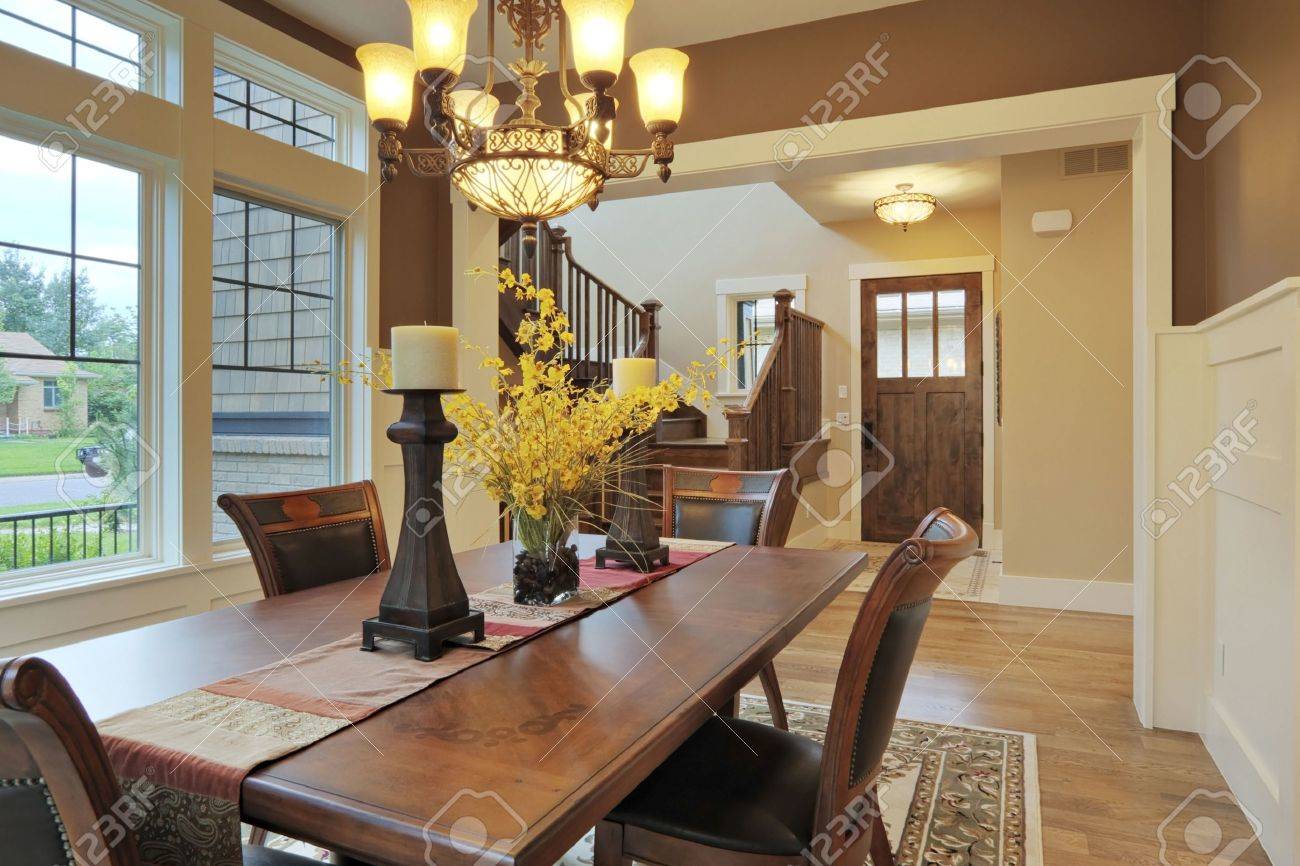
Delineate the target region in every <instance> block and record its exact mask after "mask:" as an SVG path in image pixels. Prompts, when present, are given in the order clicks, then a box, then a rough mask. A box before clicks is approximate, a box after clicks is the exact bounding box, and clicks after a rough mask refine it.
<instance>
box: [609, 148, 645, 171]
mask: <svg viewBox="0 0 1300 866" xmlns="http://www.w3.org/2000/svg"><path fill="white" fill-rule="evenodd" d="M651 155H652V154H651V153H650V151H648V150H612V151H610V153H609V172H608V176H609V177H611V178H631V177H640V176H641V175H642V174H643V173H644V172H645V167H646V165H647V164H648V163H649V162H650V157H651Z"/></svg>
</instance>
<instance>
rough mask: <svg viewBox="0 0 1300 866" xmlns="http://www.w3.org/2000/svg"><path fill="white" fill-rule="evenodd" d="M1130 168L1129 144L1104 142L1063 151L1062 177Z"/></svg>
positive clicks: (1083, 175) (1115, 171)
mask: <svg viewBox="0 0 1300 866" xmlns="http://www.w3.org/2000/svg"><path fill="white" fill-rule="evenodd" d="M1128 170H1129V146H1128V143H1127V142H1124V143H1121V144H1103V145H1099V146H1098V147H1076V148H1071V149H1070V150H1063V151H1061V177H1086V176H1088V175H1094V174H1115V173H1117V172H1122V171H1128Z"/></svg>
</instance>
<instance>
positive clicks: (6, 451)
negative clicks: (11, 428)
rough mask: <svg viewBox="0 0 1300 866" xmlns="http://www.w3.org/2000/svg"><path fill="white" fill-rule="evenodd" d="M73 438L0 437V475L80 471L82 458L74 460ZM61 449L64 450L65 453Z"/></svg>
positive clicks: (75, 455)
mask: <svg viewBox="0 0 1300 866" xmlns="http://www.w3.org/2000/svg"><path fill="white" fill-rule="evenodd" d="M75 441H76V440H75V439H70V438H69V439H42V438H36V437H24V438H18V437H11V438H8V439H0V478H10V477H13V476H15V475H54V474H56V473H57V472H59V471H60V470H62V471H64V472H72V473H76V474H81V461H79V460H77V453H76V449H75V448H72V449H71V450H69V447H70V446H71V445H72V444H73V443H74V442H75ZM64 452H67V455H66V456H64ZM60 457H62V458H63V459H62V460H60Z"/></svg>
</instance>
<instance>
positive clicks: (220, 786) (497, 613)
mask: <svg viewBox="0 0 1300 866" xmlns="http://www.w3.org/2000/svg"><path fill="white" fill-rule="evenodd" d="M666 542H667V543H669V546H670V548H671V549H672V553H671V556H670V558H669V565H667V566H665V567H661V568H659V569H657V570H655V571H653V572H650V573H649V574H640V573H638V572H636V571H633V570H631V569H630V568H627V567H620V566H611V567H610V568H607V569H597V568H596V567H595V563H594V561H593V560H589V559H588V560H584V561H583V562H582V563H580V566H579V583H580V586H581V592H580V593H579V595H578V597H577V598H575V599H573V600H571V601H569V602H566V603H564V604H562V605H557V606H555V607H529V606H525V605H517V604H515V603H514V602H513V592H512V588H511V585H510V584H503V585H501V586H498V587H495V588H493V589H491V590H488V591H486V592H483V593H477V594H475V595H472V596H470V606H471V607H473V608H475V609H477V610H481V611H483V613H484V616H485V619H486V629H485V631H486V638H485V640H483V641H481V642H480V643H478V644H476V645H475V646H472V647H456V648H448V649H447V651H446V652H445V653H444V654H443V656H442V657H441V658H439V659H437V660H436V661H433V662H419V661H416V660H415V659H414V658H413V657H412V654H411V651H410V648H409V646H407V645H404V644H397V643H390V642H387V641H381V642H380V644H379V647H378V651H377V652H374V653H363V652H359V651H358V647H359V646H360V642H361V635H360V633H359V632H358V633H357V634H355V635H351V636H349V637H346V638H343V639H342V640H338V641H335V642H333V643H329V644H326V645H324V646H321V647H317V648H315V649H311V650H307V651H305V652H301V653H297V654H295V655H292V656H290V657H288V658H286V659H283V660H281V661H279V662H276V663H274V664H269V665H266V666H264V667H262V668H259V669H257V670H253V671H249V672H248V673H245V674H241V675H239V676H235V677H230V678H228V679H224V680H221V681H220V682H216V683H212V684H210V685H207V686H204V687H202V688H198V689H194V690H192V691H189V692H186V693H184V694H181V695H177V696H176V697H173V698H169V699H167V700H164V701H160V702H158V703H156V704H152V705H150V706H147V707H143V708H140V709H136V710H129V711H127V712H125V713H121V714H119V715H117V716H113V717H112V718H109V719H105V720H104V721H101V722H99V723H98V728H99V732H100V734H101V736H102V737H103V738H104V743H105V745H106V746H107V748H108V754H109V757H110V759H111V760H112V762H113V767H114V770H115V771H116V772H117V775H118V777H119V778H120V779H121V780H122V782H123V785H124V787H125V788H126V789H127V790H132V791H135V792H137V793H138V792H141V791H148V792H150V793H149V794H148V800H149V803H150V806H151V808H150V809H148V810H147V814H146V817H145V818H144V820H143V823H142V825H141V826H140V827H138V828H137V834H138V835H139V838H140V846H141V854H142V856H143V859H144V861H145V862H147V863H151V864H154V866H238V864H240V863H242V862H243V859H242V854H241V849H240V838H239V835H240V822H239V792H240V787H241V785H242V784H243V781H244V778H245V776H247V775H248V774H249V773H250V772H252V771H253V770H254V769H255V768H256V767H257V766H259V765H260V764H263V763H265V762H267V761H271V760H275V759H276V758H281V757H284V756H285V755H288V754H291V753H292V752H296V751H298V750H299V749H303V748H306V747H307V746H309V745H311V744H312V743H314V742H317V741H318V740H321V739H324V738H325V737H327V736H329V735H330V734H332V733H334V732H335V731H338V730H340V729H342V728H344V727H346V726H348V725H350V724H354V723H356V722H359V721H361V720H362V719H364V718H366V717H367V716H370V715H372V714H374V713H376V712H378V711H379V710H381V709H383V708H384V707H386V706H389V705H391V704H394V703H396V702H397V701H400V700H402V699H403V698H406V697H409V696H410V695H412V694H415V693H416V692H419V691H422V690H423V689H426V688H428V687H429V686H431V685H433V684H435V683H437V682H439V681H441V680H444V679H447V678H448V677H450V676H453V675H455V674H457V673H459V672H461V671H463V670H465V669H467V668H470V667H473V666H474V665H476V664H479V663H480V662H483V661H486V660H488V659H491V658H493V657H494V656H495V655H496V654H497V653H499V652H501V651H503V650H505V649H508V648H509V647H511V646H514V645H516V644H518V643H521V642H523V641H526V640H528V639H529V638H531V637H534V636H536V635H538V634H541V633H542V632H544V631H547V630H548V629H551V628H555V627H556V626H558V625H561V624H563V623H565V622H568V621H571V620H573V619H576V618H578V617H580V616H582V615H584V614H586V613H588V612H590V611H592V610H594V609H596V608H599V607H602V606H604V605H606V604H609V603H610V602H612V601H614V600H616V599H618V598H620V597H621V596H624V595H627V594H628V593H631V592H634V591H635V590H637V589H640V588H641V587H643V586H646V585H648V584H650V583H653V582H654V581H656V580H660V579H662V578H664V577H667V576H668V575H670V574H672V573H674V572H676V571H679V570H681V569H682V568H685V567H686V566H688V565H690V564H691V563H694V562H696V561H698V560H700V559H703V558H704V557H706V556H709V555H711V554H712V553H716V552H717V551H718V550H722V549H723V548H725V547H728V546H730V545H727V544H718V543H713V542H693V541H682V542H674V541H672V540H666Z"/></svg>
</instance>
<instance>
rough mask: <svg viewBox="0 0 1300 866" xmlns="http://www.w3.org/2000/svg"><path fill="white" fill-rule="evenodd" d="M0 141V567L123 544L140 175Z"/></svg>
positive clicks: (135, 476) (128, 542)
mask: <svg viewBox="0 0 1300 866" xmlns="http://www.w3.org/2000/svg"><path fill="white" fill-rule="evenodd" d="M0 2H4V0H0ZM39 151H40V149H39V148H38V147H37V146H36V145H33V144H29V143H27V142H24V141H19V140H16V139H12V138H6V137H3V136H0V188H3V189H4V190H5V202H6V207H4V208H3V209H0V476H9V477H13V476H30V477H31V481H30V482H28V483H24V484H15V485H0V571H12V570H17V569H22V568H28V567H31V566H38V565H48V564H51V563H62V562H69V561H75V560H82V559H93V558H97V557H101V556H109V555H113V554H124V553H130V552H134V551H136V550H137V549H138V544H139V525H140V514H139V507H138V504H137V493H138V491H139V488H140V487H141V486H142V485H143V484H144V483H145V482H147V481H148V479H149V478H150V477H151V476H152V474H153V472H154V470H155V469H156V468H157V464H156V457H155V456H154V452H153V451H152V449H150V448H149V447H148V444H147V443H145V442H143V441H141V440H140V439H139V437H138V436H137V435H136V430H137V427H138V401H137V390H138V382H139V371H138V364H139V361H138V358H139V348H138V343H139V336H138V333H139V332H138V322H139V310H140V201H141V178H140V175H139V174H138V173H137V172H135V171H132V170H129V169H125V168H119V167H117V166H114V165H110V164H108V163H104V162H98V161H95V160H92V159H89V158H86V157H82V156H74V157H72V158H71V159H69V160H67V161H65V162H62V163H60V164H59V165H58V166H57V167H51V166H50V165H47V164H46V163H45V162H43V161H42V160H41V158H40V156H41V155H40V152H39Z"/></svg>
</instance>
